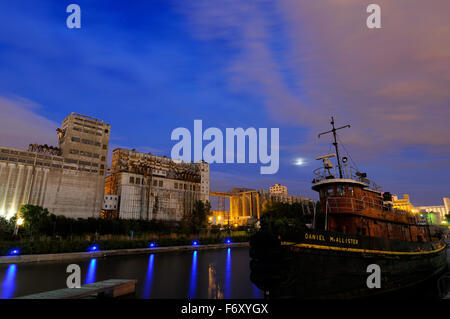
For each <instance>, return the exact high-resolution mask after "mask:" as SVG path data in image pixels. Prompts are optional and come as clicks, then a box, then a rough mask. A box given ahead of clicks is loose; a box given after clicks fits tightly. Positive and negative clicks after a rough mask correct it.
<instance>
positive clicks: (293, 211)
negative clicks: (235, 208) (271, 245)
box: [261, 202, 310, 235]
mask: <svg viewBox="0 0 450 319" xmlns="http://www.w3.org/2000/svg"><path fill="white" fill-rule="evenodd" d="M309 219H310V214H309V213H308V210H307V209H305V207H303V205H302V204H301V203H293V204H288V203H280V202H264V203H263V209H262V216H261V228H263V229H265V230H266V231H269V232H271V233H273V234H275V235H282V234H287V233H290V232H295V231H299V230H302V229H304V228H305V227H306V226H305V224H306V223H307V222H308V221H309Z"/></svg>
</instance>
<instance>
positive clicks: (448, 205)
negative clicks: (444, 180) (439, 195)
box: [443, 197, 450, 214]
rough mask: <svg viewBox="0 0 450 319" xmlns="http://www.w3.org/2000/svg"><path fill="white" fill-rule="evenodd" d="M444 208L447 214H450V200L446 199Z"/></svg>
mask: <svg viewBox="0 0 450 319" xmlns="http://www.w3.org/2000/svg"><path fill="white" fill-rule="evenodd" d="M443 200H444V207H445V213H446V214H450V198H448V197H444V198H443Z"/></svg>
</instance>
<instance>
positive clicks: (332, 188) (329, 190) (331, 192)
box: [327, 187, 334, 196]
mask: <svg viewBox="0 0 450 319" xmlns="http://www.w3.org/2000/svg"><path fill="white" fill-rule="evenodd" d="M333 195H334V187H329V188H328V189H327V196H333Z"/></svg>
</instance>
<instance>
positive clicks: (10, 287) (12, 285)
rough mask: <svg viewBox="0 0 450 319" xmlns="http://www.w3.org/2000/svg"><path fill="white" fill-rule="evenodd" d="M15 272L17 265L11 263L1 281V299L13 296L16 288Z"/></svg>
mask: <svg viewBox="0 0 450 319" xmlns="http://www.w3.org/2000/svg"><path fill="white" fill-rule="evenodd" d="M16 274H17V265H16V264H11V265H9V266H8V268H7V269H6V273H5V277H4V279H3V282H2V287H1V288H2V299H9V298H11V297H13V295H14V290H15V289H16Z"/></svg>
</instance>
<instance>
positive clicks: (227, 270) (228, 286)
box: [225, 248, 231, 299]
mask: <svg viewBox="0 0 450 319" xmlns="http://www.w3.org/2000/svg"><path fill="white" fill-rule="evenodd" d="M230 295H231V248H228V249H227V261H226V264H225V298H227V299H230Z"/></svg>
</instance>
